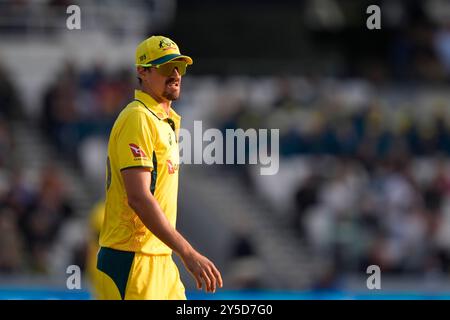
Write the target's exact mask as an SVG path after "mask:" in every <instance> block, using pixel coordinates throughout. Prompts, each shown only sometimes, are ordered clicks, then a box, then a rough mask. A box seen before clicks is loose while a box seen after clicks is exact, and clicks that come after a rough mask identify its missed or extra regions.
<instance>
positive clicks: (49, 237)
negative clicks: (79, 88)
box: [0, 68, 73, 274]
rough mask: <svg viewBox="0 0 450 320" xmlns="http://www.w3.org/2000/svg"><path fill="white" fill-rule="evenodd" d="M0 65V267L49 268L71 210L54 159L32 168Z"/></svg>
mask: <svg viewBox="0 0 450 320" xmlns="http://www.w3.org/2000/svg"><path fill="white" fill-rule="evenodd" d="M1 70H3V69H1V68H0V106H1V108H0V272H2V273H16V274H20V273H44V274H45V273H47V272H49V269H48V268H49V266H50V261H49V258H50V257H49V253H50V252H51V250H52V245H53V244H54V241H55V240H56V239H57V237H58V232H59V230H60V227H61V225H62V223H63V222H64V220H65V219H67V218H68V217H70V216H71V215H72V213H73V206H72V205H71V203H70V199H69V194H68V191H67V188H66V185H65V184H64V181H63V179H62V176H61V172H60V170H59V169H58V166H57V164H56V163H55V164H52V163H48V164H47V165H46V166H45V167H43V168H38V169H35V170H30V168H28V167H27V166H26V163H27V162H26V161H24V160H25V159H21V155H20V154H18V153H17V145H16V141H15V138H16V137H14V135H13V126H14V125H15V122H17V121H21V120H24V118H23V117H24V114H23V112H22V108H21V104H20V99H19V97H18V95H17V91H16V88H15V86H14V85H13V83H12V82H11V81H10V78H9V77H8V76H7V74H6V72H4V71H1Z"/></svg>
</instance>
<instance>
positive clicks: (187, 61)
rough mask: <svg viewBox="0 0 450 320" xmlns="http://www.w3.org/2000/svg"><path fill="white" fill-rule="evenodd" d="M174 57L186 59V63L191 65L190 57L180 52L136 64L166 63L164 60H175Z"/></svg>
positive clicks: (144, 65) (153, 64)
mask: <svg viewBox="0 0 450 320" xmlns="http://www.w3.org/2000/svg"><path fill="white" fill-rule="evenodd" d="M175 59H183V60H185V61H186V63H187V64H188V65H191V64H192V63H193V61H192V58H191V57H188V56H184V55H182V54H177V53H173V54H168V55H165V56H163V57H161V58H158V59H155V60H153V61H149V62H147V63H145V64H137V65H138V66H142V67H151V66H155V65H159V64H163V63H166V62H169V61H172V60H175Z"/></svg>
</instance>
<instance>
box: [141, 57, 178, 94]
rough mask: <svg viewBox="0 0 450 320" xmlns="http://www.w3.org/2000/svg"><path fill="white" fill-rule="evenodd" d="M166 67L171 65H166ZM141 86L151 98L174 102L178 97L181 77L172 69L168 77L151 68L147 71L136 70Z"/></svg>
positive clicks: (176, 70)
mask: <svg viewBox="0 0 450 320" xmlns="http://www.w3.org/2000/svg"><path fill="white" fill-rule="evenodd" d="M167 65H168V66H173V64H170V63H168V64H167ZM138 72H139V76H140V77H141V79H142V81H143V85H144V86H145V87H146V88H147V89H148V90H150V92H151V93H152V96H153V98H155V99H156V100H160V101H167V100H168V101H174V100H177V99H178V98H179V96H180V88H181V75H180V72H179V70H178V68H176V67H174V68H173V69H171V72H169V75H164V74H161V72H160V70H157V69H156V68H153V67H151V68H150V69H149V70H138ZM160 101H159V102H160Z"/></svg>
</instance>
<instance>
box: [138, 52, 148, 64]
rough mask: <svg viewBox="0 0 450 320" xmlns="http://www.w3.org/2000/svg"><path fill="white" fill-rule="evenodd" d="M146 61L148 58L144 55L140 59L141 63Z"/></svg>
mask: <svg viewBox="0 0 450 320" xmlns="http://www.w3.org/2000/svg"><path fill="white" fill-rule="evenodd" d="M145 59H147V56H146V55H145V54H143V55H142V56H140V57H139V61H141V62H142V61H145Z"/></svg>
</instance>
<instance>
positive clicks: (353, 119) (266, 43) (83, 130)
mask: <svg viewBox="0 0 450 320" xmlns="http://www.w3.org/2000/svg"><path fill="white" fill-rule="evenodd" d="M71 4H77V5H79V7H80V9H81V29H80V30H68V29H67V27H66V20H67V18H68V17H69V14H67V13H66V9H67V7H68V6H69V5H71ZM371 4H377V5H379V6H380V8H381V29H380V30H369V29H367V27H366V20H367V19H368V17H369V14H367V13H366V9H367V7H368V6H369V5H371ZM449 21H450V1H449V0H428V1H418V0H416V1H412V0H411V1H402V0H389V1H365V0H360V1H357V0H297V1H294V0H291V1H288V0H282V1H280V0H278V1H274V0H258V1H257V0H248V1H237V0H227V1H214V2H210V1H201V0H185V1H176V0H130V1H114V0H110V1H89V0H84V1H81V0H80V1H65V0H35V1H32V0H0V298H1V299H15V298H20V299H22V298H23V299H27V298H33V299H52V298H54V299H90V298H93V297H95V293H94V292H93V290H92V287H91V281H90V279H91V277H90V275H91V271H92V268H93V267H94V265H95V254H96V250H97V244H96V243H97V242H96V241H97V237H98V230H99V228H100V225H101V221H102V201H103V196H104V185H105V159H106V147H107V140H108V136H109V131H110V129H111V127H112V124H113V122H114V120H115V118H116V117H117V115H118V113H119V112H120V111H121V109H122V108H123V107H124V106H125V105H126V104H127V103H128V102H129V101H130V99H132V98H133V90H134V88H136V86H137V79H136V76H135V70H134V65H133V64H134V50H135V48H136V45H137V44H138V43H139V42H140V41H142V40H143V39H145V38H147V37H149V36H150V35H153V34H163V35H166V36H168V37H170V38H171V39H173V40H174V41H175V42H176V43H177V44H178V45H179V47H180V48H181V51H182V52H183V53H185V54H188V55H190V56H191V57H193V59H194V65H193V66H191V67H190V68H189V69H188V74H187V75H186V76H185V77H184V79H183V85H182V95H181V99H180V100H179V101H176V103H174V107H175V109H176V110H177V111H178V112H179V113H180V114H181V115H182V117H183V122H182V126H183V127H184V128H186V129H188V130H192V128H193V122H194V121H195V120H201V121H203V130H206V129H207V128H219V129H220V130H222V131H224V130H225V129H227V128H242V129H244V130H245V129H247V128H255V129H260V128H261V129H263V128H267V129H279V130H280V167H279V172H278V173H277V174H276V175H272V176H262V175H260V168H259V165H183V166H182V167H181V171H180V189H179V190H180V191H179V213H178V217H179V218H178V228H179V229H180V230H181V232H182V233H183V234H184V235H185V236H186V237H187V238H188V239H189V240H190V241H191V242H192V243H193V245H194V246H195V247H196V248H198V249H199V251H201V252H202V253H204V254H205V255H206V256H208V257H210V258H211V259H212V260H213V261H214V262H215V264H216V265H217V266H218V268H219V269H220V270H221V271H222V274H223V277H224V282H225V287H224V288H223V289H222V290H219V292H218V293H216V295H206V294H203V293H201V292H199V291H196V290H195V286H194V283H193V281H192V280H191V278H190V276H189V275H188V274H187V273H186V271H185V269H184V267H182V266H181V264H180V263H179V260H177V263H179V264H180V272H181V276H182V279H183V281H184V282H185V285H186V288H187V293H188V298H191V299H215V298H217V299H228V298H233V299H246V298H251V299H258V298H263V299H265V298H269V299H277V298H280V299H291V298H292V299H320V298H330V299H346V298H350V299H354V298H356V299H357V298H368V299H371V298H386V297H387V298H389V297H392V298H398V297H400V298H402V297H403V298H406V299H409V298H430V297H431V298H445V299H447V298H450V161H449V157H448V156H449V153H450V91H449V89H450V22H449ZM192 136H193V135H192ZM195 143H201V141H200V142H195ZM73 264H75V265H78V266H80V268H81V270H82V288H81V290H68V289H67V287H66V280H67V278H68V277H69V275H68V274H66V269H67V267H68V266H69V265H73ZM369 265H378V266H379V267H380V268H381V290H369V289H368V288H367V287H366V280H367V278H368V276H369V275H368V274H367V273H366V269H367V267H368V266H369Z"/></svg>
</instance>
